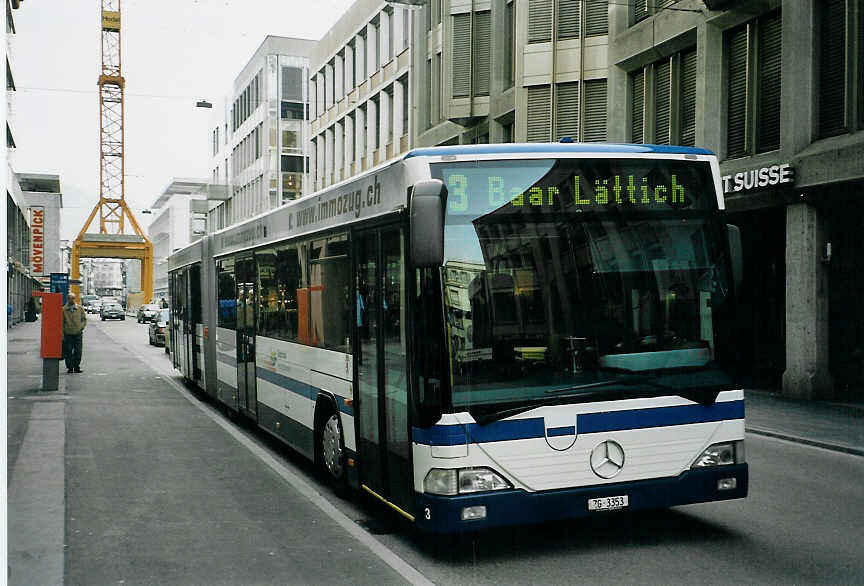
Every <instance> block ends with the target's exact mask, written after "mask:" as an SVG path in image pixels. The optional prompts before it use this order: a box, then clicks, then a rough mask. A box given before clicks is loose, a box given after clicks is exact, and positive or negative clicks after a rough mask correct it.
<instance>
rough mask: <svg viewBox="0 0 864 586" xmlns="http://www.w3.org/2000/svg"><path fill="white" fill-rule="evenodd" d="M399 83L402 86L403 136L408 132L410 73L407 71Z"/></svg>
mask: <svg viewBox="0 0 864 586" xmlns="http://www.w3.org/2000/svg"><path fill="white" fill-rule="evenodd" d="M399 84H400V85H401V86H402V136H406V135H407V134H408V93H409V91H410V90H409V88H408V74H407V73H406V74H405V75H403V76H402V77H401V78H399Z"/></svg>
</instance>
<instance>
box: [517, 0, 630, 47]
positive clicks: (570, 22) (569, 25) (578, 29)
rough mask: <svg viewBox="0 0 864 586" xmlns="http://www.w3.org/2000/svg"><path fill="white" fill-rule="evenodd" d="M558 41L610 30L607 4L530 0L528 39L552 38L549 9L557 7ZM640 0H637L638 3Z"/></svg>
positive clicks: (589, 0)
mask: <svg viewBox="0 0 864 586" xmlns="http://www.w3.org/2000/svg"><path fill="white" fill-rule="evenodd" d="M555 1H557V2H558V5H557V29H558V30H556V31H555V38H556V39H557V40H559V41H561V40H566V39H578V38H579V37H580V36H582V35H583V34H584V35H585V36H592V35H605V34H608V33H609V3H608V2H607V1H605V0H529V3H528V42H529V43H546V42H548V41H550V40H552V11H553V10H555V9H556V6H555V4H554V2H555ZM639 1H640V0H636V2H637V4H638V2H639Z"/></svg>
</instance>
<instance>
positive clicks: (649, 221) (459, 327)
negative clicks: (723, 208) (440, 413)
mask: <svg viewBox="0 0 864 586" xmlns="http://www.w3.org/2000/svg"><path fill="white" fill-rule="evenodd" d="M432 168H433V172H432V175H433V177H436V178H439V179H441V180H442V181H444V183H445V184H446V185H447V187H448V202H447V219H446V227H445V264H444V267H443V272H442V277H441V278H442V287H443V289H444V291H443V299H444V315H445V318H446V332H447V341H446V342H447V346H448V354H449V365H450V370H451V372H450V380H451V385H450V386H451V387H452V388H451V391H452V395H451V399H452V406H453V408H454V409H456V410H457V411H458V410H462V409H467V410H469V411H471V412H472V413H474V414H475V416H476V415H478V414H479V415H482V414H484V413H485V414H487V415H488V414H489V413H493V414H494V413H500V414H506V413H508V412H509V411H508V409H510V410H513V409H514V408H515V409H517V410H518V408H519V406H520V405H521V406H525V407H528V408H530V406H532V405H535V404H538V402H542V403H543V404H545V403H547V402H564V401H573V400H587V399H585V397H592V398H591V400H597V399H595V398H596V397H601V396H605V397H609V398H620V397H622V396H624V395H625V394H626V395H628V396H630V395H635V396H646V395H658V394H659V395H662V394H677V395H683V396H688V397H691V398H695V400H700V401H701V400H703V399H705V397H706V396H707V397H708V399H707V401H709V402H710V401H713V398H714V397H716V393H717V392H719V391H720V390H724V389H726V388H730V384H731V382H730V379H729V377H728V376H727V375H726V374H725V371H724V369H723V368H721V367H720V361H718V355H723V349H722V348H720V347H721V346H723V344H724V341H723V339H724V334H723V331H722V330H723V328H724V327H725V326H724V323H723V319H722V318H723V317H724V312H728V311H729V307H730V306H731V302H730V280H731V277H730V275H731V269H730V267H729V260H728V254H727V246H726V232H725V226H724V225H723V224H722V223H721V221H720V216H719V214H718V213H717V209H718V206H717V198H716V190H715V184H714V180H713V177H712V174H711V167H710V165H709V163H707V162H701V161H682V160H668V159H660V158H655V159H641V158H639V159H637V158H632V159H613V158H607V159H593V158H592V159H558V160H549V159H538V160H518V161H517V160H509V161H481V162H470V163H459V162H454V163H440V164H433V166H432ZM727 321H728V320H727ZM580 397H582V399H580ZM502 409H503V411H502Z"/></svg>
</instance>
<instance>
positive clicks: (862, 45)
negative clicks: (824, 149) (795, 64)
mask: <svg viewBox="0 0 864 586" xmlns="http://www.w3.org/2000/svg"><path fill="white" fill-rule="evenodd" d="M818 6H819V8H818V11H819V12H818V19H819V31H818V35H819V36H818V46H817V50H818V56H817V64H818V67H819V70H818V79H819V95H818V110H817V112H818V117H819V119H818V132H819V138H827V137H830V136H837V135H839V134H844V133H847V132H851V131H853V130H855V129H856V128H857V129H861V128H864V2H862V1H861V0H858V1H857V2H853V1H844V0H822V1H821V2H819V3H818ZM856 12H857V18H855V16H856ZM856 45H857V48H858V50H857V51H854V50H853V48H854V47H855V46H856ZM856 94H857V97H856Z"/></svg>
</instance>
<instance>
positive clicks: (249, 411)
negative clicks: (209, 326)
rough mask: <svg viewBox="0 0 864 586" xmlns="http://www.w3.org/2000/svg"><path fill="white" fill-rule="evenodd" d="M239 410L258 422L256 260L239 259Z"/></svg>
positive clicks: (251, 258) (249, 258)
mask: <svg viewBox="0 0 864 586" xmlns="http://www.w3.org/2000/svg"><path fill="white" fill-rule="evenodd" d="M236 271H237V273H236V274H237V407H238V410H239V411H240V412H241V413H244V414H246V415H248V416H249V417H251V418H252V419H254V420H257V419H258V408H257V400H256V389H255V282H256V277H257V275H256V270H255V259H254V258H253V257H252V256H247V257H240V258H238V259H237V264H236Z"/></svg>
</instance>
